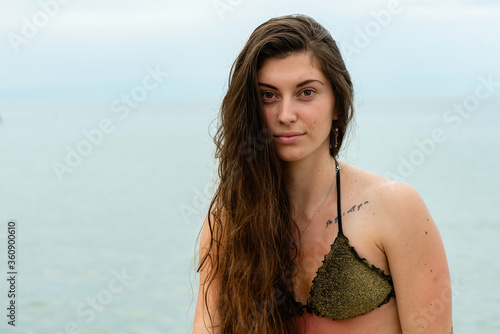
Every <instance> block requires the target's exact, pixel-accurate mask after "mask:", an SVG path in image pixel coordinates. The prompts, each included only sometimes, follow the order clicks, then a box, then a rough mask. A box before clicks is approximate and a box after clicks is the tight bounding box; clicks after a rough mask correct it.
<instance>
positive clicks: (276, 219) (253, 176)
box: [193, 15, 453, 334]
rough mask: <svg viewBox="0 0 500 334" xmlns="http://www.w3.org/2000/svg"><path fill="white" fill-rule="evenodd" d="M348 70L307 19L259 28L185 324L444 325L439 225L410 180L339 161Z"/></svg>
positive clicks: (445, 282)
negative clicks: (193, 305)
mask: <svg viewBox="0 0 500 334" xmlns="http://www.w3.org/2000/svg"><path fill="white" fill-rule="evenodd" d="M352 113H353V88H352V83H351V79H350V76H349V74H348V72H347V70H346V68H345V65H344V62H343V60H342V57H341V55H340V52H339V50H338V48H337V45H336V43H335V41H334V40H333V39H332V37H331V36H330V34H329V33H328V31H327V30H326V29H325V28H323V27H322V26H321V25H320V24H318V23H317V22H316V21H314V20H313V19H311V18H309V17H307V16H302V15H292V16H285V17H279V18H274V19H271V20H269V21H267V22H265V23H264V24H262V25H261V26H259V27H258V28H257V29H256V30H255V31H254V32H253V33H252V35H251V36H250V38H249V40H248V42H247V44H246V45H245V47H244V48H243V50H242V51H241V53H240V55H239V56H238V58H237V59H236V61H235V63H234V65H233V68H232V71H231V79H230V81H229V87H228V91H227V94H226V96H225V98H224V100H223V103H222V106H221V111H220V125H219V128H218V132H217V134H216V136H215V138H214V141H215V144H216V145H217V152H216V157H217V158H218V159H219V178H220V182H219V185H218V189H217V191H216V193H215V195H214V198H213V200H212V202H211V205H210V210H209V214H208V217H207V219H206V221H205V223H204V225H203V228H202V233H201V238H200V253H199V256H200V263H199V267H198V271H199V272H200V290H199V295H198V302H197V306H196V314H195V321H194V329H193V333H238V334H239V333H339V334H340V333H356V334H363V333H370V334H395V333H405V334H406V333H432V334H440V333H443V334H449V333H450V332H453V329H452V319H451V290H450V278H449V272H448V265H447V261H446V256H445V252H444V248H443V244H442V241H441V238H440V235H439V232H438V230H437V228H436V225H435V224H434V221H433V220H432V218H431V216H430V214H429V212H428V210H427V208H426V206H425V204H424V202H423V200H422V199H421V198H420V196H419V195H418V193H417V192H416V191H415V190H414V189H413V188H412V187H411V186H409V185H407V184H403V183H397V182H393V181H390V180H387V179H385V178H383V177H381V176H378V175H375V174H373V173H370V172H368V171H365V170H362V169H359V168H357V167H354V166H351V165H349V164H347V163H344V162H342V161H338V160H337V159H336V157H337V155H338V152H339V150H340V148H341V146H342V142H343V139H344V135H345V133H346V130H347V127H348V124H349V121H350V120H351V118H352Z"/></svg>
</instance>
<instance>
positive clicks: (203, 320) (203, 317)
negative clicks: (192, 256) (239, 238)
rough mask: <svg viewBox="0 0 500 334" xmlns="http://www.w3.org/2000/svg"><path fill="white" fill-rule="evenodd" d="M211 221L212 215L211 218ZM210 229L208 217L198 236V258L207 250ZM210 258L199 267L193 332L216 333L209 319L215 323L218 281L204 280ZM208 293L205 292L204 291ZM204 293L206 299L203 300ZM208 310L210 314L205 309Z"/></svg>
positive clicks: (209, 264) (208, 268) (194, 333)
mask: <svg viewBox="0 0 500 334" xmlns="http://www.w3.org/2000/svg"><path fill="white" fill-rule="evenodd" d="M211 221H212V222H213V221H214V220H213V216H212V218H211ZM211 238H212V237H211V235H210V229H209V227H208V218H207V219H206V220H205V222H204V223H203V227H202V232H201V236H200V248H199V256H198V257H199V259H200V260H201V259H202V258H203V255H204V254H206V252H208V248H209V245H210V241H211ZM210 266H211V260H210V258H207V260H206V261H205V263H204V265H203V267H202V268H201V269H200V286H199V289H198V300H197V302H196V311H195V315H194V323H193V334H201V333H216V332H215V331H214V330H213V329H212V328H211V325H212V323H211V320H212V321H213V323H214V324H217V321H218V317H217V312H216V300H217V299H216V298H217V292H218V283H217V280H214V281H213V282H212V284H209V282H206V279H207V275H208V272H209V270H210V268H211V267H210ZM207 291H208V293H207V294H206V292H207ZM205 294H206V298H207V299H206V300H205ZM207 305H208V309H209V310H210V315H209V314H208V310H207ZM210 317H211V318H210Z"/></svg>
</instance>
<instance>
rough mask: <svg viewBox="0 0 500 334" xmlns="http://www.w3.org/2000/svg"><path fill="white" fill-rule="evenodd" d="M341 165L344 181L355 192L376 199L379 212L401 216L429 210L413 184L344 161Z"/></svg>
mask: <svg viewBox="0 0 500 334" xmlns="http://www.w3.org/2000/svg"><path fill="white" fill-rule="evenodd" d="M340 166H341V170H343V171H344V173H343V174H344V176H343V179H342V182H343V183H344V182H345V183H346V184H347V185H348V186H349V188H350V189H352V191H353V192H354V193H355V194H363V195H365V196H366V197H368V198H371V199H374V202H376V203H377V211H378V212H379V213H382V214H384V215H391V216H399V215H412V214H417V213H419V212H420V213H427V212H428V211H427V208H426V206H425V203H424V200H423V199H422V197H421V196H420V194H419V193H418V192H417V190H416V189H415V188H414V187H412V186H411V185H409V184H407V183H403V182H396V181H393V180H390V179H387V178H385V177H383V176H381V175H378V174H375V173H373V172H370V171H367V170H364V169H362V168H359V167H356V166H353V165H349V164H347V163H344V162H342V163H341V164H340Z"/></svg>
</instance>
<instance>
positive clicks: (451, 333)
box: [450, 326, 453, 334]
mask: <svg viewBox="0 0 500 334" xmlns="http://www.w3.org/2000/svg"><path fill="white" fill-rule="evenodd" d="M450 334H453V326H451V332H450Z"/></svg>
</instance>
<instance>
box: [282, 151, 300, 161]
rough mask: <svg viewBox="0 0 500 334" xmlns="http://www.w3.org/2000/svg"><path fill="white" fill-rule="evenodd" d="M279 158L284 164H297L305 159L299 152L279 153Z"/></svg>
mask: <svg viewBox="0 0 500 334" xmlns="http://www.w3.org/2000/svg"><path fill="white" fill-rule="evenodd" d="M278 156H279V158H280V159H281V160H282V161H284V162H295V161H299V160H302V159H303V156H302V154H300V153H298V152H279V151H278Z"/></svg>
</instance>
